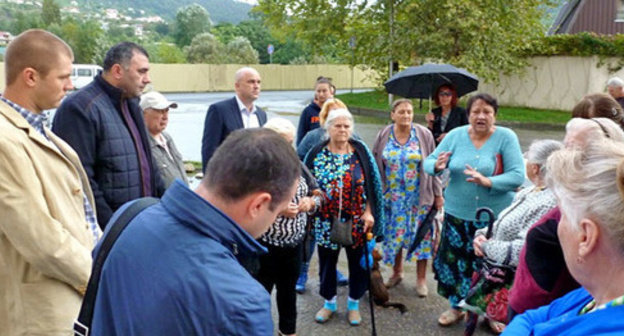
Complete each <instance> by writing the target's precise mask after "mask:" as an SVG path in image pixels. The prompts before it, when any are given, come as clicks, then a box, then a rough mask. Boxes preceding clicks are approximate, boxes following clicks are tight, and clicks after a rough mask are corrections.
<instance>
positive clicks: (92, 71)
mask: <svg viewBox="0 0 624 336" xmlns="http://www.w3.org/2000/svg"><path fill="white" fill-rule="evenodd" d="M100 71H102V67H101V66H99V65H95V64H74V66H73V68H72V74H71V81H72V84H73V85H74V89H76V90H78V89H80V88H82V87H84V86H85V85H87V84H89V83H91V81H92V80H93V77H95V76H96V75H97V74H98V73H100Z"/></svg>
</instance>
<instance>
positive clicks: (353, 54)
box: [349, 36, 355, 93]
mask: <svg viewBox="0 0 624 336" xmlns="http://www.w3.org/2000/svg"><path fill="white" fill-rule="evenodd" d="M349 47H351V93H353V68H354V67H355V36H351V38H350V39H349Z"/></svg>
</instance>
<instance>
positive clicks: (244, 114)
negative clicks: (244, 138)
mask: <svg viewBox="0 0 624 336" xmlns="http://www.w3.org/2000/svg"><path fill="white" fill-rule="evenodd" d="M235 97H236V103H237V104H238V110H239V111H240V114H241V118H243V126H244V127H245V128H253V127H260V119H258V114H257V113H256V110H257V108H256V105H253V106H252V108H251V112H249V111H248V110H247V107H246V106H245V105H244V104H243V102H242V101H241V100H240V99H239V98H238V96H235Z"/></svg>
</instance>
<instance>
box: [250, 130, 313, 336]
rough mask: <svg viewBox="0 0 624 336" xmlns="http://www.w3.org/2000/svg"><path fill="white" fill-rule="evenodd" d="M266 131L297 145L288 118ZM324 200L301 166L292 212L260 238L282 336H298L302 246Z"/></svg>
mask: <svg viewBox="0 0 624 336" xmlns="http://www.w3.org/2000/svg"><path fill="white" fill-rule="evenodd" d="M264 128H268V129H271V130H273V131H275V132H277V133H278V134H280V135H281V136H282V137H284V139H286V141H288V143H291V144H292V143H293V141H294V138H295V126H294V125H293V124H292V123H291V122H290V121H288V120H286V119H284V118H272V119H270V120H269V121H268V122H267V123H266V124H265V125H264ZM322 200H323V197H322V193H321V192H320V190H319V189H318V185H317V184H316V181H315V180H314V177H313V176H312V174H311V173H310V171H309V170H308V169H307V168H306V167H305V166H304V165H301V176H300V177H299V182H298V184H297V191H296V193H295V197H294V198H293V199H292V201H291V202H290V204H289V205H288V208H287V209H286V210H284V211H283V212H282V213H280V214H279V216H277V218H276V219H275V222H274V223H273V225H271V227H270V228H269V230H268V231H267V232H266V233H264V234H263V235H262V236H261V237H260V243H261V244H262V245H263V246H264V247H266V249H267V251H268V253H267V254H264V255H262V256H260V268H259V270H258V273H257V275H256V279H257V280H258V282H260V283H261V284H262V286H264V288H265V289H266V290H267V291H268V292H269V293H271V292H272V291H273V287H275V288H276V290H277V295H276V299H277V300H276V301H277V310H278V312H279V330H278V332H279V335H284V336H286V335H295V331H296V323H297V294H296V293H295V282H296V281H297V277H298V276H299V269H300V268H301V252H302V242H303V238H304V236H305V234H306V229H307V216H308V215H309V214H312V213H314V212H316V211H317V210H318V209H319V207H320V206H321V201H322Z"/></svg>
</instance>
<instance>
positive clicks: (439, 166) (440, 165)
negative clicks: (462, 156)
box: [434, 152, 452, 173]
mask: <svg viewBox="0 0 624 336" xmlns="http://www.w3.org/2000/svg"><path fill="white" fill-rule="evenodd" d="M451 154H452V153H451V152H442V153H440V155H438V158H437V159H436V162H435V165H434V170H435V172H436V173H437V172H439V171H441V170H444V169H446V166H447V165H448V161H449V158H450V157H451Z"/></svg>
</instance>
